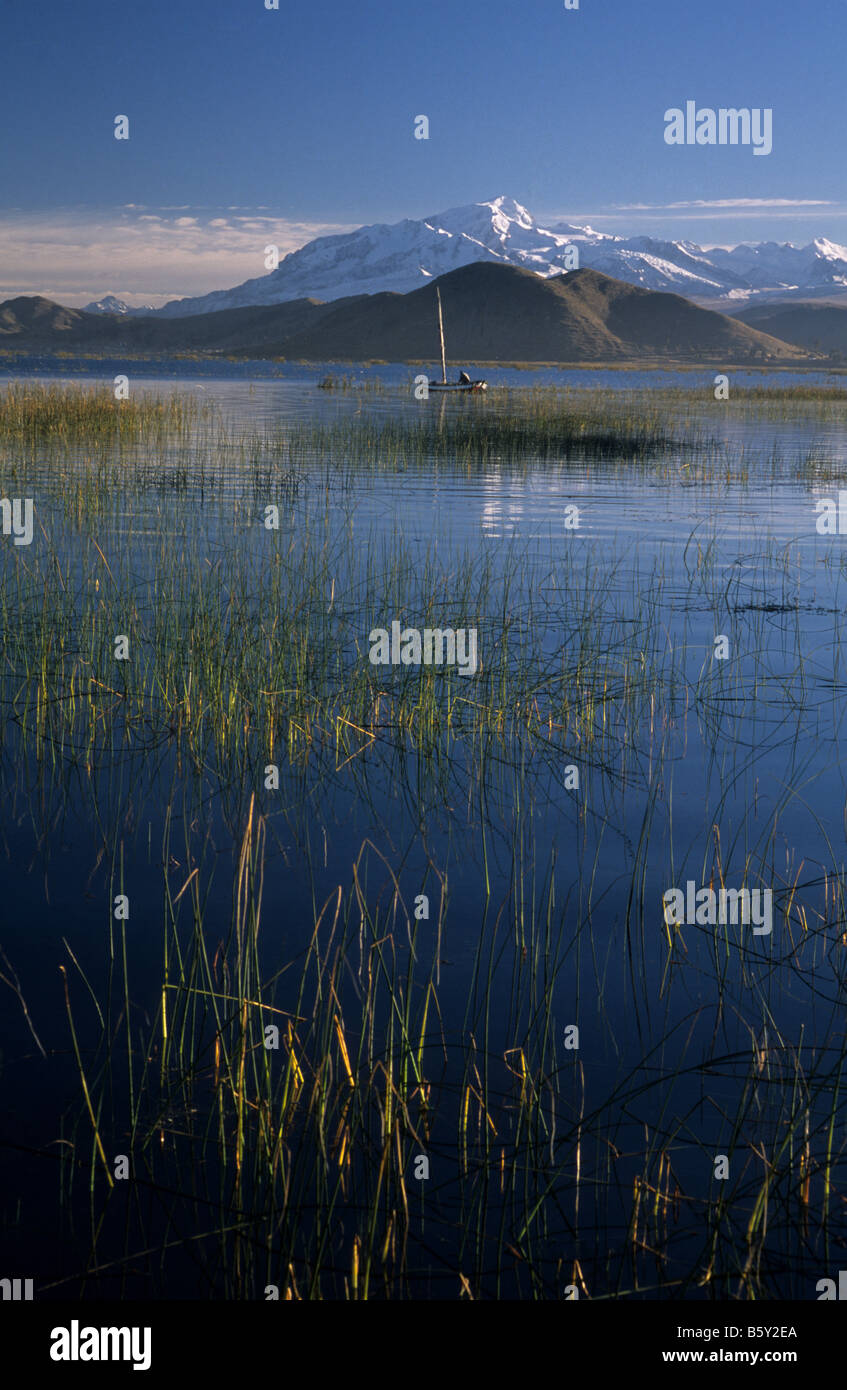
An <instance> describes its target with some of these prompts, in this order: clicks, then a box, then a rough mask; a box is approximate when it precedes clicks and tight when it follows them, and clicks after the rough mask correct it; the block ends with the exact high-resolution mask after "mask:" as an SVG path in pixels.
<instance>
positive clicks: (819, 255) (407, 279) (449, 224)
mask: <svg viewBox="0 0 847 1390" xmlns="http://www.w3.org/2000/svg"><path fill="white" fill-rule="evenodd" d="M486 261H488V262H490V263H491V264H493V265H512V266H517V267H519V268H521V269H523V270H530V271H534V272H535V274H536V275H538V276H540V277H542V278H543V279H551V278H553V277H557V276H560V275H562V274H565V273H566V272H568V271H570V270H573V269H574V267H575V264H578V265H579V266H580V267H582V268H588V269H592V270H598V271H601V272H602V273H603V274H604V275H609V276H611V277H612V278H613V279H616V280H622V281H624V282H625V283H626V284H630V285H638V286H640V287H641V288H642V289H650V290H667V291H673V292H676V293H677V294H682V295H685V297H686V298H688V299H693V300H694V301H695V302H698V303H711V304H713V305H715V306H717V305H720V306H721V307H722V308H726V309H728V310H734V309H742V308H745V307H748V306H749V305H751V304H752V303H762V302H769V301H775V300H810V299H811V300H814V299H833V298H839V297H842V298H845V299H847V247H844V246H839V245H838V244H837V243H835V242H832V241H828V240H826V239H825V238H822V237H819V238H818V239H816V240H814V241H810V242H809V243H808V245H806V246H799V247H798V246H793V245H792V244H791V243H788V242H786V243H784V244H779V243H776V242H760V243H757V244H753V245H740V246H735V247H733V248H731V249H726V248H721V247H713V248H712V249H711V250H704V249H703V247H701V246H698V245H696V244H695V243H694V242H692V241H664V240H657V239H655V238H652V237H645V236H635V237H622V236H614V235H612V234H610V233H607V232H598V231H595V230H594V229H593V228H592V227H590V226H577V225H571V224H568V223H555V222H554V223H552V224H551V225H542V224H540V223H539V222H537V221H536V220H535V218H534V217H533V216H532V214H531V213H530V212H529V211H528V210H527V209H526V208H525V207H522V206H521V204H520V203H516V202H515V201H514V199H512V198H507V197H499V198H495V199H493V200H492V201H491V202H483V203H471V204H469V205H468V206H466V207H458V208H452V209H450V210H449V211H448V212H442V213H437V214H435V215H434V216H432V217H424V218H421V219H417V220H415V219H409V218H407V219H405V220H404V221H402V222H396V223H391V224H386V223H376V224H374V225H372V226H365V227H360V228H359V229H358V230H357V231H354V232H346V233H342V234H340V235H336V236H324V237H317V238H316V239H315V240H314V241H310V242H308V244H307V245H305V246H302V247H301V248H300V249H299V250H297V251H292V252H291V253H290V254H289V255H287V256H286V257H285V258H284V259H283V260H282V261H281V262H280V264H279V266H278V268H277V269H276V270H273V271H270V272H268V273H267V274H265V275H260V276H257V277H256V278H255V279H251V280H245V281H244V283H243V284H240V285H236V286H235V287H234V288H232V289H227V290H215V291H213V292H212V293H210V294H205V295H200V296H195V297H193V298H186V299H178V300H172V301H171V302H170V303H168V304H165V305H164V306H163V307H162V308H160V309H156V310H151V309H150V308H149V307H145V308H142V309H129V308H128V306H127V305H126V304H124V303H123V302H122V301H120V300H116V299H115V297H114V296H106V298H105V299H104V300H100V301H98V302H96V303H93V304H89V305H87V306H86V311H87V312H95V313H96V312H110V313H115V312H119V313H127V314H128V315H131V316H136V315H141V314H144V315H148V316H151V317H156V318H180V317H185V316H188V315H192V316H193V315H197V314H206V313H212V312H215V311H218V310H223V309H239V308H247V307H252V306H256V305H271V304H283V303H287V302H289V301H291V300H298V299H319V300H321V301H323V302H327V301H331V300H336V299H344V298H349V297H350V296H353V295H361V294H367V295H373V294H379V293H383V292H385V291H392V292H394V293H397V294H408V293H410V292H411V291H413V290H416V289H419V288H420V287H421V286H423V285H425V284H426V283H427V282H428V281H431V280H433V279H435V278H437V277H438V276H440V275H444V274H446V273H448V272H449V271H452V270H458V269H460V268H462V267H463V266H467V265H471V264H474V263H478V262H486Z"/></svg>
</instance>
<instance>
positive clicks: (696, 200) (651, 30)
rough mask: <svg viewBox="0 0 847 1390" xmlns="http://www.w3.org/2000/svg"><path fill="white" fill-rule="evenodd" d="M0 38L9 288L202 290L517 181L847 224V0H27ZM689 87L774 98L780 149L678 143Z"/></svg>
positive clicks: (636, 216)
mask: <svg viewBox="0 0 847 1390" xmlns="http://www.w3.org/2000/svg"><path fill="white" fill-rule="evenodd" d="M0 49H2V52H3V54H4V65H3V67H4V80H3V83H2V87H0V130H2V137H0V190H2V194H1V195H0V292H2V293H4V297H5V293H8V292H34V291H35V290H41V291H42V292H44V293H50V292H52V293H54V294H56V295H57V297H61V294H62V293H63V294H64V298H65V299H66V301H67V302H80V297H81V296H88V295H89V294H90V293H102V292H104V291H105V290H107V289H116V290H118V292H122V291H123V292H129V293H132V294H135V295H136V296H138V295H143V294H144V293H145V292H146V293H149V294H150V295H151V296H162V297H167V296H170V295H173V294H183V293H199V292H202V291H204V290H208V289H213V288H222V287H224V286H226V285H229V284H234V283H237V282H238V281H239V280H241V279H244V278H246V277H247V276H248V275H251V274H259V273H261V272H262V269H263V267H262V265H261V259H260V252H261V250H262V248H263V247H264V245H265V244H266V242H268V241H272V240H275V241H277V243H278V244H280V246H281V247H282V249H283V250H286V249H293V247H294V246H296V245H299V244H302V242H303V241H305V240H308V239H309V237H310V236H312V235H315V234H317V233H318V232H320V231H323V230H337V229H341V228H346V227H351V226H355V225H359V224H361V223H362V222H372V221H396V220H398V219H399V218H401V217H405V216H409V217H419V216H423V215H426V214H429V213H433V212H436V211H439V210H441V209H444V208H449V207H452V206H455V205H457V204H461V203H467V202H473V201H477V200H481V199H488V198H493V197H495V196H497V195H498V194H501V193H505V194H508V195H510V196H512V197H514V198H517V199H518V201H520V202H522V203H525V204H526V205H527V206H528V207H529V208H530V210H531V211H532V212H533V213H534V214H535V215H536V216H538V217H540V218H541V219H542V220H548V221H552V220H554V219H568V220H575V221H590V222H591V223H592V224H593V225H594V226H597V227H599V228H601V229H603V230H608V231H618V232H627V233H636V232H645V233H650V234H661V235H667V236H675V237H680V236H684V237H688V238H690V239H691V240H695V241H700V242H702V243H704V244H706V245H711V244H715V243H720V244H734V243H735V242H737V241H740V240H752V239H756V240H759V239H775V240H793V241H807V240H809V239H811V237H813V236H816V235H826V236H829V237H831V238H832V239H833V240H836V241H847V192H845V187H844V184H845V173H844V159H843V155H842V153H841V151H842V150H843V146H844V134H845V125H846V124H847V110H845V103H844V99H843V92H844V55H845V52H847V6H845V4H844V0H822V2H821V0H817V3H815V0H812V3H811V4H806V5H800V4H799V3H785V0H743V2H742V3H739V0H732V2H730V0H716V2H715V3H712V4H709V5H703V6H697V7H691V6H690V4H686V3H683V0H680V3H678V4H673V3H670V0H650V3H643V4H642V3H638V0H580V8H579V10H576V11H568V10H565V8H564V4H563V0H519V2H518V3H515V2H514V0H509V3H506V0H449V3H445V2H444V0H427V2H426V3H423V0H422V3H420V4H415V3H414V2H413V0H412V2H411V3H410V0H378V2H377V0H360V3H357V4H352V3H340V0H313V2H312V3H308V0H305V2H304V0H297V2H296V3H295V0H280V9H279V11H267V10H266V9H265V8H264V0H203V3H202V4H197V3H188V0H170V3H166V0H143V3H134V4H121V3H105V0H75V3H73V4H69V3H67V0H46V3H44V0H42V2H41V3H34V4H25V3H24V0H17V3H16V4H15V3H7V4H6V5H5V6H4V7H3V12H2V16H0ZM686 100H695V101H696V102H697V103H698V105H700V106H712V107H719V106H745V107H757V106H758V107H771V108H772V109H773V113H774V114H773V130H774V137H773V138H774V149H773V153H772V154H770V155H768V156H766V157H755V156H754V155H753V152H752V150H751V149H750V148H745V147H739V148H736V149H732V148H708V147H672V146H668V145H666V144H665V143H664V139H663V133H664V112H665V110H666V109H667V108H668V107H672V106H680V107H682V106H684V104H685V102H686ZM117 114H126V115H128V116H129V118H130V140H129V141H125V142H123V141H116V140H115V139H114V135H113V122H114V117H115V116H116V115H117ZM419 114H426V115H427V116H428V117H429V120H430V135H431V138H430V139H429V140H428V141H416V140H415V139H414V138H413V120H414V117H415V116H416V115H419ZM257 257H259V261H258V263H257ZM48 280H49V281H50V282H51V283H46V281H48Z"/></svg>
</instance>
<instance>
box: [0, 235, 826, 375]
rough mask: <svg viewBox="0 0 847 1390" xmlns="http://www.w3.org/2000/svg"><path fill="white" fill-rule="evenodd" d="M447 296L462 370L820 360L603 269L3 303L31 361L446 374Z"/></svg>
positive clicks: (497, 271) (476, 265)
mask: <svg viewBox="0 0 847 1390" xmlns="http://www.w3.org/2000/svg"><path fill="white" fill-rule="evenodd" d="M436 285H437V288H438V291H439V293H440V296H441V301H442V305H443V313H444V325H445V332H446V337H447V351H448V355H449V358H450V360H451V362H454V363H455V362H463V363H465V364H484V363H496V362H527V363H532V362H557V363H581V362H630V363H642V364H643V363H649V362H658V363H661V362H672V361H675V362H678V361H686V362H692V363H712V362H714V363H716V364H721V365H726V366H730V365H736V364H737V365H742V364H751V363H769V364H771V365H788V364H789V363H802V362H814V361H816V360H818V359H817V358H816V356H815V350H814V349H807V348H804V347H802V346H797V345H795V344H791V343H788V342H785V341H783V340H781V339H780V338H778V337H776V336H774V335H772V334H769V333H767V332H763V331H761V329H760V328H759V327H754V326H751V325H749V324H746V323H741V322H739V321H738V320H737V319H735V318H731V317H729V316H727V315H725V314H721V313H716V312H715V311H714V310H712V309H708V308H704V307H702V306H701V305H697V304H693V303H691V302H690V301H689V300H687V299H684V298H683V297H682V296H681V295H678V294H667V293H662V292H657V291H654V290H646V289H642V288H640V287H638V286H634V285H629V284H626V283H624V282H623V281H621V280H617V279H614V278H612V277H610V276H608V275H604V274H602V273H601V272H599V271H595V270H590V269H580V270H573V271H569V272H568V273H567V274H561V275H556V276H546V277H545V276H540V275H538V274H537V273H535V272H534V271H533V270H530V269H527V268H525V267H520V266H514V265H509V264H506V263H504V262H502V261H500V262H497V261H492V260H489V261H486V260H477V261H475V262H473V263H472V264H470V265H466V266H460V267H459V268H458V269H456V270H451V271H448V272H447V273H446V274H443V275H441V276H439V278H438V280H437V282H436V283H432V282H426V283H425V284H424V285H423V286H421V287H420V288H419V289H416V290H412V291H410V292H408V293H405V294H399V293H396V292H391V291H388V292H386V291H381V292H380V293H377V294H367V295H365V294H362V295H353V296H348V297H347V298H343V299H335V300H328V301H327V300H324V301H321V300H318V299H316V298H314V297H306V298H301V299H295V300H289V301H286V302H283V303H279V304H268V305H259V306H248V307H243V308H229V309H218V310H216V311H214V312H211V313H200V314H194V315H191V316H178V317H167V316H164V317H163V316H161V315H138V316H136V315H126V314H117V313H112V314H102V313H89V312H86V311H85V310H80V309H68V308H65V307H64V306H62V305H59V304H54V303H53V302H52V301H50V300H47V299H43V298H38V297H20V298H18V299H13V300H8V301H7V302H6V303H4V304H0V346H2V347H4V348H7V349H13V350H18V351H27V352H31V351H34V350H35V351H46V350H52V351H56V350H64V351H69V350H70V351H77V352H81V353H93V354H106V353H112V354H114V353H135V354H144V353H175V352H184V351H199V352H203V353H206V354H218V355H220V354H224V353H226V354H230V355H233V356H238V357H246V358H262V357H265V358H283V359H288V360H306V361H318V362H331V361H354V362H355V361H374V360H378V361H387V362H425V363H438V362H439V359H440V343H439V335H438V314H437V303H436Z"/></svg>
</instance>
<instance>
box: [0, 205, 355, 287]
mask: <svg viewBox="0 0 847 1390" xmlns="http://www.w3.org/2000/svg"><path fill="white" fill-rule="evenodd" d="M230 211H233V212H234V211H235V210H234V209H233V210H230V209H221V208H209V209H208V210H207V213H208V215H207V216H200V215H198V209H197V208H171V209H165V208H158V209H156V210H155V211H153V210H150V211H145V212H143V213H142V212H141V211H140V209H139V208H134V207H126V206H124V207H122V208H120V209H117V210H108V211H102V212H99V211H94V210H92V209H84V210H80V209H65V210H59V211H56V212H51V213H27V212H23V211H17V212H4V213H0V301H2V300H4V299H11V298H14V297H15V296H16V295H22V294H41V295H45V296H46V297H47V298H48V299H55V300H58V301H59V302H60V303H62V304H68V305H70V306H72V307H79V306H80V305H83V304H87V303H88V302H89V300H92V299H100V298H102V296H103V295H105V294H110V293H112V294H116V295H118V296H119V298H122V299H126V300H127V302H128V303H130V304H153V305H154V306H156V307H158V306H159V305H160V304H164V303H166V302H167V301H168V300H169V299H176V298H179V297H180V296H183V295H197V294H207V293H208V292H209V291H210V290H220V289H228V288H229V287H230V286H232V285H237V284H240V283H241V281H242V280H249V279H252V278H254V277H255V276H258V275H265V274H267V268H266V266H265V247H266V246H267V245H269V244H273V245H275V246H278V247H279V251H280V256H284V255H287V254H288V253H289V252H291V251H295V250H297V248H298V247H300V246H303V245H305V243H306V242H308V241H311V240H312V239H313V238H314V237H316V236H326V235H332V234H333V233H336V232H346V231H350V230H352V227H351V225H350V224H342V225H338V224H334V223H331V224H327V223H320V222H295V221H292V220H290V219H287V218H281V217H272V216H261V217H256V216H255V213H256V211H258V209H247V208H244V209H239V212H242V213H248V212H251V211H252V213H253V216H246V217H243V216H238V217H236V216H225V215H223V214H224V213H226V212H230ZM168 213H170V214H172V215H168ZM180 213H188V214H189V215H187V216H179V215H178V214H180Z"/></svg>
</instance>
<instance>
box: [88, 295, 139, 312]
mask: <svg viewBox="0 0 847 1390" xmlns="http://www.w3.org/2000/svg"><path fill="white" fill-rule="evenodd" d="M152 310H153V305H152V304H144V305H141V306H140V307H139V308H137V309H134V308H133V307H132V305H130V304H127V302H126V300H125V299H118V297H117V295H114V294H107V295H104V296H103V298H102V299H95V300H92V302H91V303H90V304H86V305H84V306H83V312H84V313H86V314H146V313H150V312H152Z"/></svg>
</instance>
